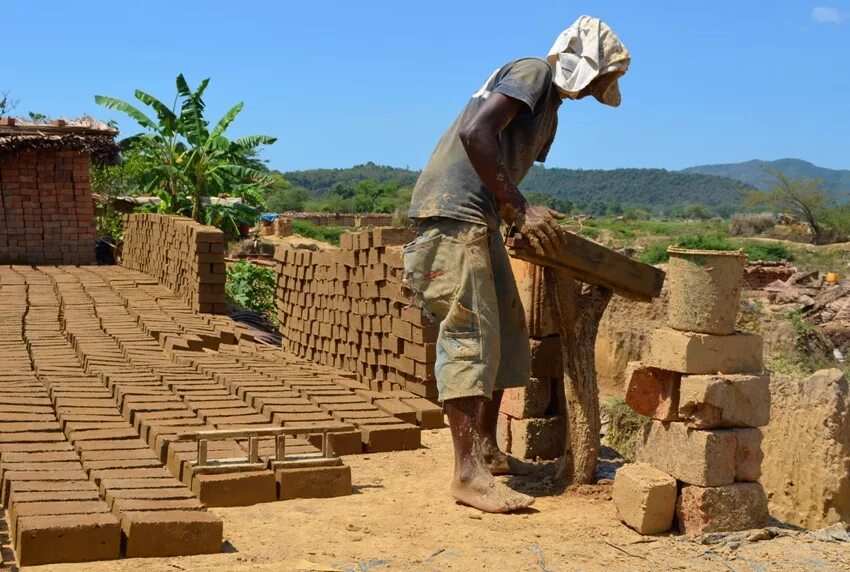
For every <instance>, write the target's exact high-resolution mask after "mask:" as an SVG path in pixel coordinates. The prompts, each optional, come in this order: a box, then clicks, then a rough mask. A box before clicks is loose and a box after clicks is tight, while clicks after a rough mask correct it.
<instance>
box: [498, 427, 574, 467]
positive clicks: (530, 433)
mask: <svg viewBox="0 0 850 572" xmlns="http://www.w3.org/2000/svg"><path fill="white" fill-rule="evenodd" d="M566 433H567V424H566V419H565V418H563V417H561V416H552V417H538V418H531V419H511V420H510V437H509V439H510V453H511V454H512V455H513V456H515V457H518V458H520V459H555V458H557V457H559V456H560V455H562V454H563V453H564V447H565V446H566V443H565V439H566Z"/></svg>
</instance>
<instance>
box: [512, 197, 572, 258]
mask: <svg viewBox="0 0 850 572" xmlns="http://www.w3.org/2000/svg"><path fill="white" fill-rule="evenodd" d="M563 218H564V215H563V214H561V213H559V212H558V211H554V210H552V209H550V208H548V207H543V206H538V205H533V206H528V207H527V208H526V209H525V212H524V213H520V215H519V216H518V217H517V219H516V220H515V221H514V226H515V227H516V228H517V230H518V231H520V232H521V233H522V235H523V236H524V237H526V238H527V239H528V241H529V242H530V243H531V246H533V247H534V249H535V250H536V251H538V252H539V253H541V254H551V253H554V252H556V251H557V250H558V248H559V247H560V246H561V244H562V243H563V240H564V239H563V234H562V233H563V230H561V225H559V224H558V221H557V220H556V219H563Z"/></svg>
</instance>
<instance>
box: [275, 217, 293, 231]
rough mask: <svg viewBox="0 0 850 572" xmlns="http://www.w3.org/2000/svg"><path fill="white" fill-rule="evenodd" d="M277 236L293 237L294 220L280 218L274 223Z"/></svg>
mask: <svg viewBox="0 0 850 572" xmlns="http://www.w3.org/2000/svg"><path fill="white" fill-rule="evenodd" d="M274 235H275V236H292V219H291V218H289V217H283V216H279V217H277V218H276V219H275V221H274Z"/></svg>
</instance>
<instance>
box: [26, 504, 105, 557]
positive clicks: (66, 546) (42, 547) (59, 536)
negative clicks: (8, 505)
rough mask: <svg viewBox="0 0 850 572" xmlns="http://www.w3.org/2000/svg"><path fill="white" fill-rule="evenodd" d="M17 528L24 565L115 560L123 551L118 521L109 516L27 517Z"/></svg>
mask: <svg viewBox="0 0 850 572" xmlns="http://www.w3.org/2000/svg"><path fill="white" fill-rule="evenodd" d="M17 528H18V530H17V536H16V538H15V540H16V542H15V552H16V553H17V556H18V562H19V563H20V565H21V566H37V565H40V564H54V563H59V562H90V561H93V560H114V559H117V558H118V557H119V555H120V551H121V528H120V526H119V523H118V519H116V518H115V517H114V516H112V515H111V514H108V513H104V514H92V515H73V516H32V517H24V518H20V519H18V525H17Z"/></svg>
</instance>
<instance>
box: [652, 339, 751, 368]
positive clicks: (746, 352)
mask: <svg viewBox="0 0 850 572" xmlns="http://www.w3.org/2000/svg"><path fill="white" fill-rule="evenodd" d="M649 343H650V351H649V356H648V357H647V358H646V359H645V364H646V365H648V366H650V367H656V368H658V369H666V370H670V371H677V372H679V373H687V374H710V373H761V372H762V370H764V364H763V362H762V337H761V336H759V335H756V334H742V333H737V334H733V335H730V336H713V335H709V334H696V333H692V332H680V331H678V330H674V329H672V328H658V329H656V330H655V331H653V332H652V335H651V336H650V341H649Z"/></svg>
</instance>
